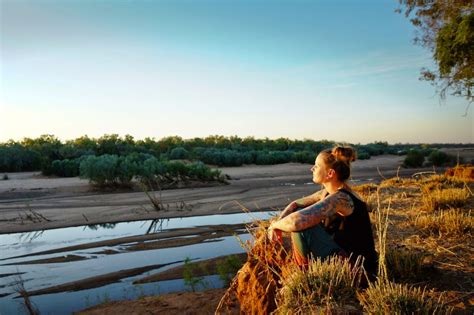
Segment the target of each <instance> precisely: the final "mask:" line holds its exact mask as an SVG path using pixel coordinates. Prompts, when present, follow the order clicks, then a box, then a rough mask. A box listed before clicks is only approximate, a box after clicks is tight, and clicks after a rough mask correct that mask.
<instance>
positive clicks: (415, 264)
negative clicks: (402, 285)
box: [385, 248, 425, 282]
mask: <svg viewBox="0 0 474 315" xmlns="http://www.w3.org/2000/svg"><path fill="white" fill-rule="evenodd" d="M424 257H425V255H424V254H423V253H421V252H419V251H413V250H411V251H409V250H407V249H400V248H389V249H388V250H387V252H386V259H385V261H386V264H387V272H388V278H389V279H390V280H392V281H398V282H401V281H410V280H417V279H419V278H420V277H421V276H422V270H423V259H424Z"/></svg>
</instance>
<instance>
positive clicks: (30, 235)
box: [19, 230, 44, 243]
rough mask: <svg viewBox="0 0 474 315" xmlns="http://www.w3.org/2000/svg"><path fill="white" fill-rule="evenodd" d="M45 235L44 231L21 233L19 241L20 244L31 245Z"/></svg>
mask: <svg viewBox="0 0 474 315" xmlns="http://www.w3.org/2000/svg"><path fill="white" fill-rule="evenodd" d="M43 233H44V230H42V231H33V232H26V233H21V234H20V236H19V239H20V242H23V243H30V242H32V241H34V240H35V239H37V238H39V237H41V236H42V235H43Z"/></svg>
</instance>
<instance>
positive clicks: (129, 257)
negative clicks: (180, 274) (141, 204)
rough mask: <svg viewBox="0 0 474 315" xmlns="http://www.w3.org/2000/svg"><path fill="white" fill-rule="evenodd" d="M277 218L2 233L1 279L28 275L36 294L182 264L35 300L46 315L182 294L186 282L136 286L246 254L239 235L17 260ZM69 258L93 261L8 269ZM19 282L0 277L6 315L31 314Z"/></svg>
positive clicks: (243, 216) (0, 310)
mask: <svg viewBox="0 0 474 315" xmlns="http://www.w3.org/2000/svg"><path fill="white" fill-rule="evenodd" d="M273 214H274V213H273V212H257V213H251V214H247V213H240V214H228V215H209V216H200V217H186V218H174V219H169V220H165V221H162V222H161V226H160V225H159V224H158V225H157V223H156V221H153V220H147V221H136V222H126V223H117V224H107V225H95V226H82V227H72V228H63V229H55V230H46V231H42V232H32V233H15V234H4V235H0V259H1V261H0V265H3V266H1V268H0V276H1V274H8V273H22V274H21V279H22V281H23V283H24V287H25V288H26V290H27V291H32V290H37V289H41V288H47V287H50V286H53V285H60V284H64V283H68V282H71V281H77V280H82V279H85V278H89V277H93V276H98V275H103V274H108V273H111V272H116V271H121V270H126V269H132V268H138V267H144V266H151V265H156V264H168V263H172V262H179V263H174V264H172V265H168V266H165V267H161V268H157V269H154V270H151V271H148V272H144V273H142V274H140V275H138V276H134V277H129V278H124V279H121V280H120V281H119V282H117V283H113V284H108V285H105V286H102V287H99V288H94V289H86V290H82V291H76V292H62V293H55V294H45V295H39V296H33V297H31V300H32V301H33V302H34V303H35V305H36V306H37V307H38V309H39V310H40V312H41V313H42V314H49V313H50V314H68V313H71V312H73V311H78V310H80V309H83V308H86V307H88V306H92V305H95V304H98V303H100V302H103V301H104V300H116V299H131V298H136V297H138V296H141V295H150V294H159V293H167V292H173V291H180V290H183V289H185V286H184V283H183V281H182V280H171V281H163V282H155V283H148V284H142V285H134V284H132V282H133V281H134V280H136V279H139V278H143V277H144V276H148V275H151V274H155V273H157V272H161V271H164V270H166V269H169V268H172V267H174V266H177V265H179V264H182V261H183V260H184V259H185V258H190V259H192V260H201V259H209V258H213V257H217V256H221V255H228V254H235V253H241V252H243V249H242V248H241V247H240V244H239V242H238V241H237V239H236V238H235V237H234V236H226V237H216V238H213V239H209V240H206V241H205V242H203V243H199V244H194V245H188V246H181V247H173V248H162V249H153V250H144V251H133V252H128V251H124V252H120V251H121V247H122V246H123V244H122V245H118V246H107V247H94V248H90V249H82V250H77V251H69V252H62V253H56V254H47V255H38V256H32V257H21V258H12V257H16V256H21V255H27V254H32V253H37V252H40V251H45V250H52V249H57V248H61V247H66V246H72V245H79V244H85V243H91V242H97V241H103V240H111V239H115V238H121V237H126V236H136V235H144V234H147V233H150V230H151V232H152V233H161V232H166V231H169V230H170V229H175V228H192V227H199V226H209V225H221V224H238V223H247V222H251V221H252V220H254V219H267V218H269V217H270V216H271V215H273ZM191 237H192V236H191ZM240 237H241V239H242V240H244V241H245V240H247V239H249V235H248V234H243V235H241V236H240ZM106 249H112V250H115V251H119V252H120V253H118V254H114V255H106V254H97V252H99V251H101V250H106ZM66 254H69V255H77V256H82V257H87V258H90V259H86V260H81V261H74V262H66V263H48V264H33V265H21V264H19V265H16V264H14V265H8V266H5V265H4V264H10V263H20V262H22V261H27V260H36V259H44V258H52V257H61V256H64V255H66ZM207 278H208V279H207V281H208V282H209V284H208V286H210V287H221V286H222V283H221V282H220V281H219V279H218V277H217V278H216V277H215V276H210V277H207ZM18 279H19V276H18V275H15V276H6V277H0V296H1V295H2V294H9V295H7V296H5V297H2V298H0V314H1V315H3V314H18V313H20V314H21V313H25V310H24V309H23V308H22V306H21V304H22V302H21V300H20V299H14V297H15V296H17V293H15V291H14V287H15V282H16V281H18Z"/></svg>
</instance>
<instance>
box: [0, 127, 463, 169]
mask: <svg viewBox="0 0 474 315" xmlns="http://www.w3.org/2000/svg"><path fill="white" fill-rule="evenodd" d="M334 145H335V142H334V141H329V140H319V141H315V140H309V139H305V140H290V139H288V138H278V139H268V138H264V139H256V138H253V137H247V138H240V137H237V136H232V137H224V136H218V135H216V136H209V137H205V138H192V139H183V138H181V137H178V136H172V137H165V138H162V139H159V140H155V139H153V138H145V139H144V140H135V139H134V138H133V137H132V136H130V135H126V136H124V137H120V136H119V135H117V134H112V135H104V136H102V137H100V138H90V137H88V136H83V137H80V138H77V139H74V140H68V141H65V142H62V141H60V140H59V139H58V138H56V137H55V136H53V135H43V136H41V137H38V138H35V139H32V138H24V139H23V140H21V141H13V140H10V141H8V142H5V143H0V172H21V171H38V170H41V171H42V172H43V174H44V175H58V176H77V175H78V174H79V170H80V164H81V163H82V161H83V159H84V158H86V157H89V156H95V157H99V156H103V155H110V156H116V157H118V158H120V157H127V156H130V155H132V154H147V155H149V156H151V157H154V158H156V159H158V160H159V161H168V160H189V161H201V162H203V163H205V164H209V165H217V166H240V165H243V164H259V165H269V164H279V163H287V162H298V163H313V162H314V157H315V156H316V154H317V153H319V152H320V151H321V150H323V149H327V148H331V147H333V146H334ZM353 146H354V147H355V148H356V149H357V151H358V158H359V159H368V158H370V157H371V156H375V155H380V154H399V155H401V154H406V153H407V152H408V151H409V150H410V149H420V148H421V149H431V148H433V147H436V145H415V144H395V145H389V144H388V143H387V142H374V143H369V144H364V145H362V144H355V145H353ZM443 146H450V145H443ZM456 146H462V145H461V144H460V145H456Z"/></svg>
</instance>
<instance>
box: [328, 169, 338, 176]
mask: <svg viewBox="0 0 474 315" xmlns="http://www.w3.org/2000/svg"><path fill="white" fill-rule="evenodd" d="M335 175H336V171H335V170H333V169H332V168H330V169H329V170H328V178H333V177H334V176H335Z"/></svg>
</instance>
